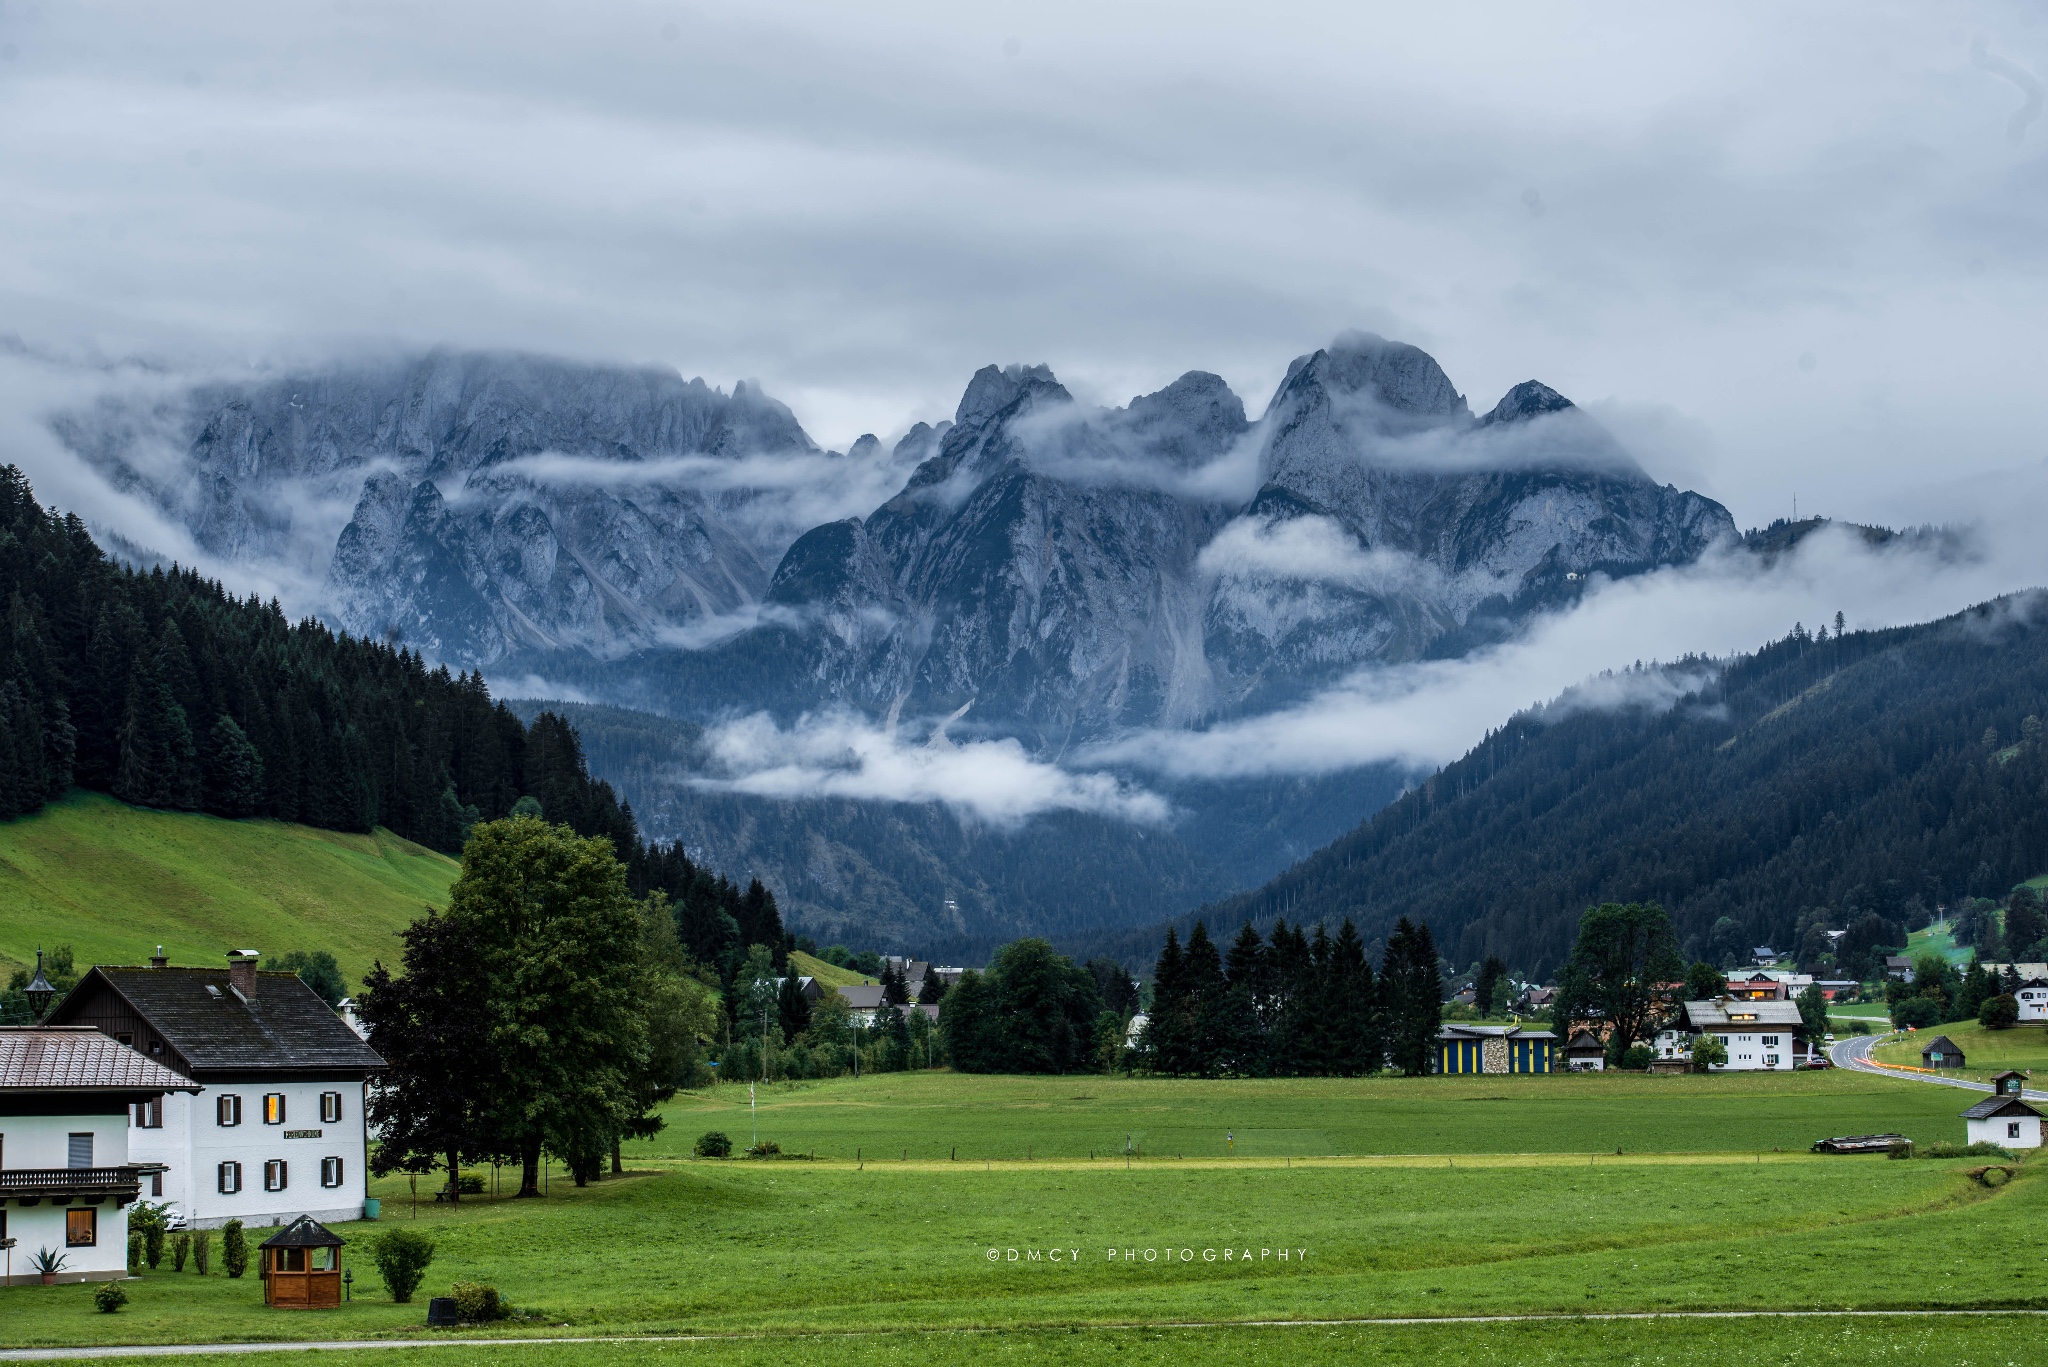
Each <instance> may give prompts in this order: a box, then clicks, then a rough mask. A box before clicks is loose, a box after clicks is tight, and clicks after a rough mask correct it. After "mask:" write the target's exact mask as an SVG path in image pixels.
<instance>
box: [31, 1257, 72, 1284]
mask: <svg viewBox="0 0 2048 1367" xmlns="http://www.w3.org/2000/svg"><path fill="white" fill-rule="evenodd" d="M28 1265H29V1266H30V1267H32V1268H34V1269H35V1270H36V1271H37V1273H39V1274H40V1275H41V1276H42V1279H43V1285H44V1286H55V1285H56V1284H57V1274H58V1273H59V1272H62V1271H63V1270H64V1255H63V1254H61V1253H59V1252H57V1251H56V1250H55V1249H49V1248H39V1249H37V1250H36V1251H35V1253H34V1254H33V1255H32V1256H31V1257H30V1258H29V1260H28Z"/></svg>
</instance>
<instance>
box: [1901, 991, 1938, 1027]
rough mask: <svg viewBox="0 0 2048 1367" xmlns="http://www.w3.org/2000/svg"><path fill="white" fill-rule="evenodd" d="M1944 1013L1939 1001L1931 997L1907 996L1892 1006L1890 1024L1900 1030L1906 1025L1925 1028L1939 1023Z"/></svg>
mask: <svg viewBox="0 0 2048 1367" xmlns="http://www.w3.org/2000/svg"><path fill="white" fill-rule="evenodd" d="M1944 1014H1946V1013H1945V1012H1943V1010H1942V1009H1941V1003H1940V1002H1938V1001H1936V1000H1935V999H1934V998H1932V997H1907V998H1905V999H1904V1000H1903V1001H1900V1002H1898V1003H1897V1004H1895V1005H1894V1006H1893V1007H1892V1024H1893V1025H1894V1026H1896V1027H1897V1028H1898V1029H1901V1030H1904V1029H1906V1028H1907V1027H1908V1026H1911V1027H1912V1028H1913V1029H1915V1030H1925V1029H1926V1028H1927V1027H1929V1026H1931V1025H1939V1024H1941V1018H1942V1016H1943V1015H1944Z"/></svg>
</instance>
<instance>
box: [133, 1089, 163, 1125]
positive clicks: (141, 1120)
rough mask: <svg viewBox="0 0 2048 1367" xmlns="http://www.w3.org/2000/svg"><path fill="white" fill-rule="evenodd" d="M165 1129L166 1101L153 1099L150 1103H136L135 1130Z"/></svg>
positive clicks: (160, 1098) (159, 1098) (157, 1098)
mask: <svg viewBox="0 0 2048 1367" xmlns="http://www.w3.org/2000/svg"><path fill="white" fill-rule="evenodd" d="M163 1127H164V1099H163V1098H162V1097H160V1096H159V1097H152V1098H151V1099H150V1100H148V1101H138V1102H136V1103H135V1128H136V1129H138V1130H160V1129H162V1128H163Z"/></svg>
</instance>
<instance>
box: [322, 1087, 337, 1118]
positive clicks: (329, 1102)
mask: <svg viewBox="0 0 2048 1367" xmlns="http://www.w3.org/2000/svg"><path fill="white" fill-rule="evenodd" d="M340 1119H341V1093H340V1092H322V1093H320V1123H322V1124H323V1125H332V1124H335V1123H336V1122H338V1121H339V1120H340Z"/></svg>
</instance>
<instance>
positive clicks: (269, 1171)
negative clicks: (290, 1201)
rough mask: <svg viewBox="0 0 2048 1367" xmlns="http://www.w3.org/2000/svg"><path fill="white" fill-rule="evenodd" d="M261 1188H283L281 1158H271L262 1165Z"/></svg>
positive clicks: (278, 1189) (282, 1164)
mask: <svg viewBox="0 0 2048 1367" xmlns="http://www.w3.org/2000/svg"><path fill="white" fill-rule="evenodd" d="M263 1189H264V1190H265V1191H283V1190H284V1160H283V1159H282V1158H273V1159H271V1160H270V1161H269V1162H267V1163H265V1164H264V1165H263Z"/></svg>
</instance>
